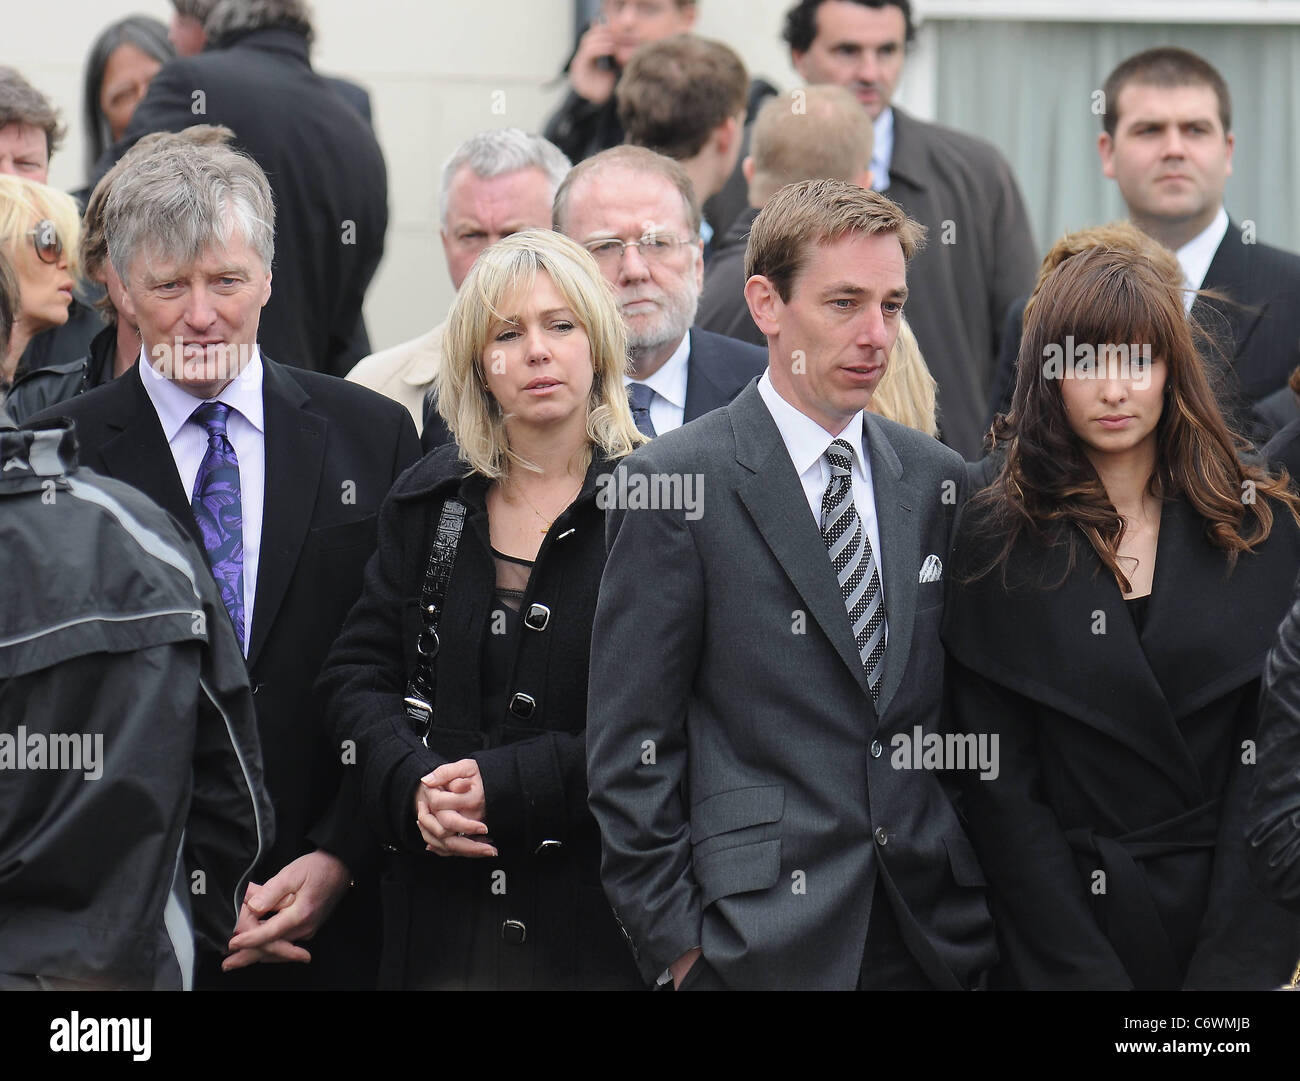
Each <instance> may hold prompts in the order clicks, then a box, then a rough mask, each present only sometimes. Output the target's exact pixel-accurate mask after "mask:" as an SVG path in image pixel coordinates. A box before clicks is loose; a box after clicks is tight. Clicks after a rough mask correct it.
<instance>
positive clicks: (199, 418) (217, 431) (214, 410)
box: [190, 402, 230, 439]
mask: <svg viewBox="0 0 1300 1081" xmlns="http://www.w3.org/2000/svg"><path fill="white" fill-rule="evenodd" d="M229 416H230V406H228V405H227V404H226V403H225V402H204V403H203V404H202V405H201V406H199V407H198V408H197V409H196V410H194V412H193V413H191V414H190V420H192V421H194V423H195V424H198V425H200V426H201V427H202V428H203V430H204V431H205V432H207V433H208V438H209V439H211V438H212V437H213V436H214V435H225V434H226V418H227V417H229Z"/></svg>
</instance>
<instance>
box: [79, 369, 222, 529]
mask: <svg viewBox="0 0 1300 1081" xmlns="http://www.w3.org/2000/svg"><path fill="white" fill-rule="evenodd" d="M140 380H141V376H140V370H139V367H138V366H136V367H133V368H132V369H131V371H130V372H128V373H127V374H126V375H124V376H123V377H122V378H121V379H120V380H118V381H117V384H116V385H118V386H120V388H121V390H120V393H121V395H122V397H123V399H124V408H123V409H122V410H121V412H120V413H118V412H116V411H114V410H112V409H105V410H104V415H105V418H106V419H105V423H106V424H107V425H108V426H109V427H110V428H114V429H117V434H116V435H114V436H112V437H111V438H109V439H107V440H105V441H104V443H103V444H102V445H101V446H100V448H99V454H100V457H101V458H102V459H103V463H104V470H105V472H106V473H108V475H109V476H110V477H113V478H115V479H116V480H120V481H123V482H124V483H126V484H129V485H131V486H132V487H133V488H137V489H139V490H140V491H141V492H143V493H144V494H145V495H147V496H148V497H149V498H150V499H152V500H153V501H154V502H155V503H157V504H158V505H159V506H160V507H162V508H163V510H165V511H167V512H168V513H169V514H171V516H172V517H173V518H175V519H176V520H177V521H178V522H180V523H181V525H183V526H184V527H185V528H186V529H187V530H188V531H189V533H190V536H192V537H193V538H194V540H195V542H196V543H197V544H198V546H199V550H200V551H204V550H205V549H204V546H203V534H202V533H200V532H199V526H198V523H197V522H196V521H195V520H194V512H193V511H192V510H191V509H190V498H189V495H188V493H186V492H185V490H184V489H183V488H182V487H181V478H180V474H179V473H177V471H176V459H175V458H174V457H173V456H172V451H171V447H170V446H168V444H167V439H166V437H165V436H164V435H163V430H162V424H161V423H159V420H158V413H157V411H156V410H155V409H154V407H153V403H152V402H151V401H149V395H148V394H147V393H145V389H144V384H143V383H142V382H141V381H140Z"/></svg>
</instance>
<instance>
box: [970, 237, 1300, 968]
mask: <svg viewBox="0 0 1300 1081" xmlns="http://www.w3.org/2000/svg"><path fill="white" fill-rule="evenodd" d="M1180 285H1181V283H1179V282H1176V281H1172V282H1171V281H1170V279H1169V276H1168V274H1166V273H1163V272H1162V269H1161V268H1160V267H1159V266H1157V265H1156V264H1155V263H1154V262H1153V260H1151V259H1150V258H1149V256H1148V254H1147V253H1145V252H1144V251H1143V250H1142V249H1141V247H1140V245H1137V244H1125V243H1123V242H1122V237H1121V238H1117V240H1116V242H1115V243H1113V244H1111V245H1108V246H1096V247H1090V248H1086V249H1084V250H1081V251H1078V252H1076V253H1073V254H1071V255H1069V256H1068V257H1066V258H1064V259H1063V260H1062V261H1061V262H1059V264H1058V265H1057V266H1056V267H1055V268H1054V269H1052V270H1050V271H1049V272H1048V273H1047V274H1046V276H1045V277H1044V279H1043V281H1042V283H1041V287H1040V288H1039V290H1038V293H1037V296H1036V298H1035V302H1034V304H1033V305H1032V306H1031V308H1030V310H1029V312H1028V314H1027V316H1026V324H1025V336H1024V339H1023V342H1022V345H1021V350H1020V355H1019V360H1018V371H1017V381H1016V390H1015V395H1014V398H1013V404H1012V409H1011V412H1010V414H1009V417H1008V420H1007V422H1006V423H1005V424H1004V425H1003V428H1002V435H1003V438H1004V439H1005V444H1004V445H1005V461H1004V462H1003V464H1002V466H1001V469H1000V470H999V472H998V474H997V477H996V479H995V480H994V482H993V484H992V485H991V486H990V487H988V488H986V489H985V490H984V491H982V492H981V493H980V494H979V495H977V496H976V497H975V498H974V499H973V500H972V501H971V503H970V504H969V505H968V506H967V507H966V509H965V512H964V515H963V522H962V525H961V527H960V529H959V534H958V540H957V543H956V545H955V547H954V553H953V559H952V561H951V562H952V564H953V567H952V569H951V576H950V580H951V581H952V583H953V587H952V593H951V596H950V598H949V600H948V602H947V607H946V612H945V625H944V642H945V644H946V645H947V647H948V650H949V654H950V657H951V659H952V662H953V663H952V664H951V666H950V678H951V689H952V695H953V699H952V701H953V709H954V717H955V721H956V724H957V725H958V726H959V727H960V728H962V729H963V730H965V731H966V732H968V733H971V734H972V735H973V736H974V738H975V739H976V740H979V741H982V745H983V750H984V751H986V752H991V754H992V758H993V761H994V763H995V768H993V769H991V770H990V769H985V770H983V771H982V774H980V775H975V774H972V775H971V780H970V783H969V785H968V786H967V796H968V801H967V811H968V815H969V820H970V821H969V827H970V832H971V836H972V838H973V839H974V841H975V843H976V847H977V849H978V850H979V854H980V857H981V861H982V863H983V865H984V868H985V871H986V873H987V875H988V878H989V882H990V887H991V893H992V901H993V911H994V918H995V921H996V922H997V924H998V933H999V942H1000V945H1001V950H1002V955H1003V962H1002V970H1001V973H1000V978H1001V982H1002V983H1004V984H1006V985H1009V986H1018V987H1023V988H1076V989H1082V988H1141V989H1168V988H1179V987H1196V988H1208V987H1220V988H1226V987H1241V988H1248V987H1269V986H1276V985H1277V984H1278V983H1280V982H1282V980H1283V978H1284V977H1285V976H1287V975H1289V974H1290V972H1291V969H1292V967H1293V966H1294V963H1295V958H1296V955H1297V953H1298V952H1300V925H1297V924H1296V923H1295V920H1294V918H1293V917H1290V916H1288V915H1287V914H1286V913H1284V912H1283V911H1282V910H1281V909H1279V908H1277V907H1275V906H1274V905H1272V904H1271V903H1270V902H1268V901H1267V900H1265V899H1264V898H1263V897H1262V896H1260V895H1259V894H1258V893H1257V892H1256V891H1255V890H1254V888H1253V887H1252V886H1251V884H1250V881H1249V878H1248V875H1247V872H1246V868H1245V863H1244V843H1243V836H1242V819H1241V815H1242V807H1243V802H1242V797H1243V795H1244V794H1245V791H1246V784H1247V783H1248V781H1249V771H1250V769H1251V765H1250V763H1251V761H1252V759H1251V751H1252V747H1253V744H1252V742H1251V741H1252V739H1253V736H1254V732H1255V728H1256V724H1257V719H1258V718H1257V707H1256V703H1257V700H1258V697H1259V677H1260V672H1261V669H1262V666H1263V661H1264V656H1265V654H1266V652H1267V650H1268V647H1269V645H1270V644H1271V641H1272V637H1273V633H1274V631H1275V630H1276V628H1277V625H1278V622H1279V621H1280V620H1281V618H1282V616H1283V614H1284V613H1285V611H1286V607H1287V602H1288V600H1289V597H1290V584H1291V582H1292V581H1293V580H1294V578H1295V575H1296V570H1297V567H1298V566H1300V524H1298V523H1300V517H1297V515H1298V514H1300V501H1298V500H1297V498H1296V496H1295V495H1293V494H1292V493H1291V492H1290V490H1289V489H1288V487H1287V483H1286V477H1285V475H1283V476H1282V477H1281V478H1279V477H1274V476H1271V475H1269V474H1267V473H1265V472H1264V471H1262V470H1261V469H1259V468H1257V467H1256V466H1254V465H1253V464H1251V462H1250V461H1248V460H1244V459H1243V457H1242V453H1243V452H1244V450H1245V446H1246V445H1245V444H1244V443H1243V442H1242V441H1240V440H1239V439H1237V437H1235V436H1234V435H1233V434H1232V433H1231V432H1230V431H1229V430H1228V427H1227V425H1226V424H1225V422H1224V419H1223V416H1222V414H1221V412H1220V410H1219V407H1218V405H1217V403H1216V400H1215V396H1214V393H1213V391H1212V390H1211V387H1210V384H1209V381H1208V379H1207V377H1206V373H1205V369H1204V366H1203V363H1202V361H1201V360H1200V359H1199V357H1198V355H1197V351H1196V348H1195V345H1194V339H1193V328H1192V326H1191V324H1190V323H1189V321H1188V318H1187V316H1186V313H1185V309H1184V306H1183V298H1182V291H1181V288H1180ZM983 757H984V755H981V758H983ZM981 778H983V779H981Z"/></svg>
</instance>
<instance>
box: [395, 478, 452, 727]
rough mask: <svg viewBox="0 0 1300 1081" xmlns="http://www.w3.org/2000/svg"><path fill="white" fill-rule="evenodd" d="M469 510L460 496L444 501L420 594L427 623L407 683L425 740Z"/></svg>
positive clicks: (411, 710)
mask: <svg viewBox="0 0 1300 1081" xmlns="http://www.w3.org/2000/svg"><path fill="white" fill-rule="evenodd" d="M465 510H466V508H465V504H464V503H462V502H461V501H460V500H459V499H448V500H447V501H446V502H445V503H443V505H442V513H441V514H440V515H439V516H438V529H437V531H436V532H435V533H434V537H433V546H432V547H431V548H430V549H429V566H428V568H427V569H426V570H425V572H424V589H423V590H422V591H421V594H420V615H421V618H422V622H423V627H422V628H421V630H420V635H419V637H418V638H417V639H416V640H415V655H416V661H415V670H414V671H413V672H412V673H411V679H410V682H408V683H407V685H406V716H407V718H408V719H409V720H410V722H411V728H412V729H413V730H414V732H415V734H416V735H417V736H419V737H420V739H422V740H427V739H428V737H429V728H430V726H431V725H432V723H433V692H434V686H435V678H434V666H433V662H434V658H435V657H436V656H437V655H438V645H439V642H438V623H439V621H440V620H441V619H442V605H443V602H444V601H445V600H446V597H447V583H448V582H450V581H451V571H452V568H453V567H454V566H455V565H456V550H457V548H458V547H459V546H460V533H461V530H462V529H463V528H464V526H465Z"/></svg>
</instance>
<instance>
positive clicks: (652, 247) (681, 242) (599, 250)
mask: <svg viewBox="0 0 1300 1081" xmlns="http://www.w3.org/2000/svg"><path fill="white" fill-rule="evenodd" d="M694 239H695V238H694V237H679V236H674V235H673V234H672V233H646V235H645V236H643V237H642V238H641V239H640V240H619V239H618V238H617V237H610V238H609V239H608V240H591V241H588V242H587V243H586V244H584V245H583V247H584V248H586V249H587V250H588V251H589V252H591V254H592V255H593V256H594V257H595V259H596V262H597V263H599V264H601V266H607V267H614V266H618V265H619V263H621V262H622V261H623V256H624V255H625V254H626V253H627V249H628V248H636V249H637V251H639V252H640V253H641V258H642V259H644V260H645V261H646V262H647V263H663V262H667V261H668V260H669V259H671V258H672V257H673V256H674V255H676V254H677V252H678V251H679V250H680V249H681V248H682V247H684V246H686V245H688V244H691V243H693V242H694Z"/></svg>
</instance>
